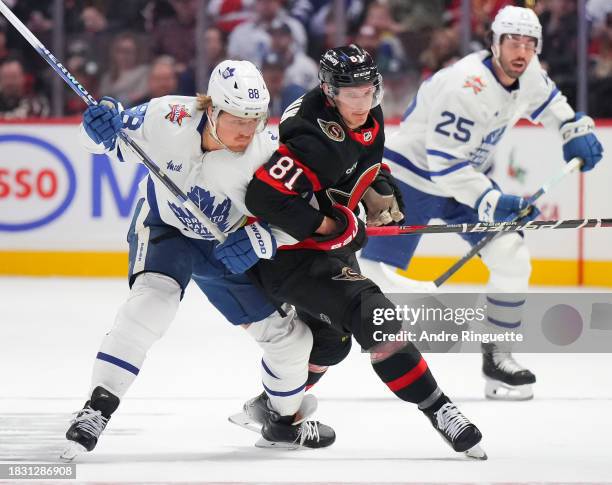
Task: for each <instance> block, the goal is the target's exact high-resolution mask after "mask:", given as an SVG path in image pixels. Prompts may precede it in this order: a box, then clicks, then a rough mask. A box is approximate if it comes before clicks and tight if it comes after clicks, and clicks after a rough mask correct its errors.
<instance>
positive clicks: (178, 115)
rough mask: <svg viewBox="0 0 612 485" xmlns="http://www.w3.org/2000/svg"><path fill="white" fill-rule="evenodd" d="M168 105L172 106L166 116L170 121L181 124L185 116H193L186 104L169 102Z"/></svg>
mask: <svg viewBox="0 0 612 485" xmlns="http://www.w3.org/2000/svg"><path fill="white" fill-rule="evenodd" d="M168 106H170V113H168V114H167V115H166V116H164V118H166V119H167V120H168V121H170V123H176V124H178V125H179V126H181V125H182V123H183V118H191V115H190V114H189V111H187V107H186V106H185V105H184V104H169V105H168Z"/></svg>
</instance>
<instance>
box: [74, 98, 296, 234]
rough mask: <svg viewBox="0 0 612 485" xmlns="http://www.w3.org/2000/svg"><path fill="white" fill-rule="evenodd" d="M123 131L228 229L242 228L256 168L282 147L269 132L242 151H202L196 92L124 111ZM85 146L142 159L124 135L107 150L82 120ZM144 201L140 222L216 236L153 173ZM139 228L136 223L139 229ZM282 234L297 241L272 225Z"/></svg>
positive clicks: (201, 115) (126, 158) (203, 117)
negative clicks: (249, 189)
mask: <svg viewBox="0 0 612 485" xmlns="http://www.w3.org/2000/svg"><path fill="white" fill-rule="evenodd" d="M122 117H123V118H122V121H123V126H124V131H126V132H127V134H128V135H129V136H130V137H131V138H132V139H133V140H134V141H135V142H136V143H137V144H138V145H139V146H140V147H141V148H142V149H143V150H144V151H145V153H147V155H148V156H149V157H150V158H151V159H152V160H153V161H154V162H155V163H156V164H157V165H158V166H159V167H160V168H161V169H162V170H163V171H164V172H165V173H166V175H168V177H169V178H170V179H171V180H172V181H173V182H174V183H175V184H176V185H177V186H178V187H179V188H180V189H181V190H182V191H183V193H186V194H187V195H188V196H189V198H190V199H191V200H193V201H194V202H195V203H196V204H197V205H198V206H199V207H200V209H201V210H202V211H203V212H204V214H205V215H206V216H208V218H209V219H210V220H212V221H213V222H214V223H215V225H216V226H217V227H218V228H219V230H221V231H222V232H224V233H229V232H232V231H233V230H236V229H237V228H239V227H241V226H242V225H243V224H244V222H245V221H246V217H247V216H252V214H251V213H250V212H249V211H248V209H247V208H246V205H245V203H244V198H245V194H246V189H247V186H248V184H249V182H250V181H251V178H252V176H253V173H254V172H255V170H256V169H257V168H259V167H260V166H261V165H262V164H263V163H265V162H267V161H268V159H269V158H270V156H271V155H272V154H273V153H274V151H275V150H276V149H277V148H278V137H277V136H276V135H275V134H273V133H272V132H270V131H263V132H262V133H258V134H256V135H255V137H254V138H253V141H252V142H251V143H250V145H249V147H248V148H247V149H246V151H245V152H243V153H234V152H231V151H229V150H215V151H211V152H204V151H203V150H202V147H201V145H202V131H203V130H204V127H205V124H206V115H205V113H204V111H201V110H198V109H197V102H196V98H195V97H187V96H164V97H162V98H154V99H151V100H150V101H149V102H148V103H145V104H142V105H140V106H136V107H134V108H131V109H128V110H125V111H123V113H122ZM80 137H81V142H82V144H83V146H84V147H85V148H86V149H87V150H89V151H91V152H94V153H107V154H108V155H110V156H113V157H114V158H116V159H118V160H119V161H121V162H123V161H132V162H140V159H139V157H137V156H136V154H134V153H133V152H132V150H131V148H130V147H128V146H127V145H126V144H125V143H124V142H123V141H122V140H120V139H118V140H117V143H116V145H115V147H114V149H113V150H110V151H109V150H105V149H104V147H103V146H102V145H96V144H95V143H94V142H93V141H92V140H91V139H90V138H89V136H87V133H86V132H85V129H84V128H83V126H82V125H81V129H80ZM140 191H141V193H142V195H143V196H144V197H145V199H146V201H145V204H144V206H143V209H142V210H141V213H142V215H143V216H139V218H138V223H139V224H142V223H143V222H144V220H145V216H146V217H147V220H148V221H149V222H150V221H157V223H159V224H162V223H163V224H168V225H170V226H173V227H176V228H177V229H179V230H180V231H181V233H182V234H184V235H185V236H188V237H191V238H196V239H214V237H213V235H212V234H210V232H209V231H208V230H207V229H206V228H205V227H204V226H203V225H202V224H200V223H199V222H198V220H197V218H196V217H195V216H194V215H193V214H191V213H190V212H189V211H187V209H185V208H183V207H182V205H181V204H180V202H179V200H178V199H177V198H176V197H174V196H173V195H172V193H171V192H170V191H169V190H168V189H167V188H166V187H165V186H164V185H163V184H162V182H161V181H160V180H159V179H158V178H157V177H155V176H153V175H149V176H148V177H145V179H144V180H143V181H142V182H141V183H140ZM137 229H138V228H137ZM273 232H274V234H275V236H277V238H278V239H280V240H282V241H287V243H293V242H295V240H294V239H293V238H291V237H290V236H287V235H286V234H284V233H281V232H280V231H278V230H276V229H275V228H273Z"/></svg>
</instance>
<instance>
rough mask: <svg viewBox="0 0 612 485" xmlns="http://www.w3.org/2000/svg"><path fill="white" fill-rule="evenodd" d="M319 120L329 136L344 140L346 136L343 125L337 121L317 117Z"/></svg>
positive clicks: (336, 139) (332, 138)
mask: <svg viewBox="0 0 612 485" xmlns="http://www.w3.org/2000/svg"><path fill="white" fill-rule="evenodd" d="M317 122H318V123H319V126H320V127H321V130H323V133H325V134H326V135H327V137H328V138H329V139H331V140H334V141H344V137H345V136H346V135H345V133H344V130H343V129H342V127H341V126H340V125H339V124H338V123H336V122H335V121H325V120H322V119H321V118H317Z"/></svg>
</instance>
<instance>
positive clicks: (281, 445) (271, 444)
mask: <svg viewBox="0 0 612 485" xmlns="http://www.w3.org/2000/svg"><path fill="white" fill-rule="evenodd" d="M255 447H256V448H275V449H277V450H306V449H308V448H306V447H305V446H301V445H299V444H297V443H285V442H282V441H268V440H267V439H265V438H259V440H258V441H257V443H255Z"/></svg>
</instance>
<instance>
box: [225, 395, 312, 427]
mask: <svg viewBox="0 0 612 485" xmlns="http://www.w3.org/2000/svg"><path fill="white" fill-rule="evenodd" d="M269 402H270V399H269V398H268V395H267V394H266V392H265V391H264V392H262V393H261V394H259V395H258V396H256V397H254V398H252V399H249V400H248V401H247V402H245V403H244V406H243V410H242V412H240V413H236V414H233V415H231V416H230V417H229V418H228V419H229V421H230V422H231V423H234V424H237V425H238V426H242V427H243V428H246V429H248V430H251V431H253V432H255V433H260V432H261V427H262V426H263V424H264V422H265V421H266V419H267V416H268V414H269V413H270V412H274V411H272V410H271V409H270V408H269V407H268V404H269ZM317 405H318V403H317V398H316V397H315V396H314V395H313V394H305V395H304V399H303V400H302V404H301V405H300V409H299V410H298V412H297V413H296V414H297V419H296V421H295V422H296V424H299V423H301V422H302V421H304V420H305V419H307V418H308V417H309V416H312V415H313V414H314V413H315V411H316V410H317Z"/></svg>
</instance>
